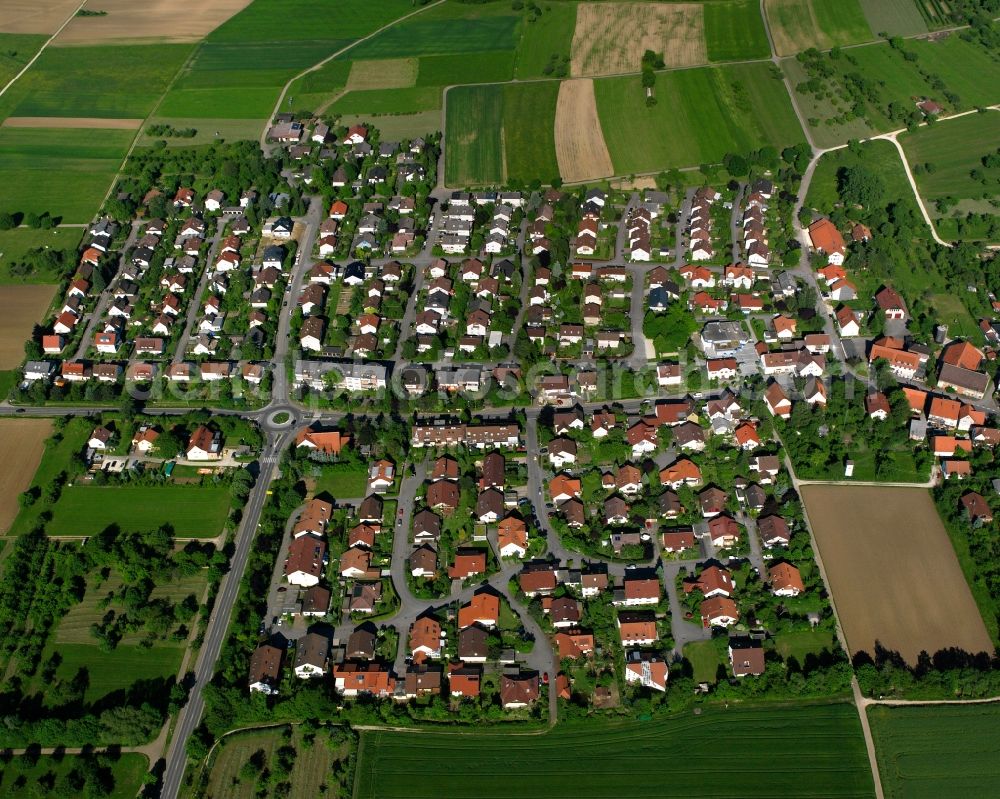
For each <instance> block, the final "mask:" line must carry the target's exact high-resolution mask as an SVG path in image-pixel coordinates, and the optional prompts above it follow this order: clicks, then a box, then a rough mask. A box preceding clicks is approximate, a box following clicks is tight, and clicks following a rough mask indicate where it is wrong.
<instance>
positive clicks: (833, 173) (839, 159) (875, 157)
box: [806, 141, 913, 213]
mask: <svg viewBox="0 0 1000 799" xmlns="http://www.w3.org/2000/svg"><path fill="white" fill-rule="evenodd" d="M856 166H864V167H866V168H868V169H870V170H871V171H872V172H874V173H875V174H876V175H878V176H879V177H880V178H881V179H882V182H883V183H885V188H886V196H888V197H913V189H911V188H910V183H909V181H907V179H906V172H905V171H904V170H903V162H902V161H901V160H900V158H899V153H898V152H897V150H896V148H895V147H893V146H892V143H891V142H887V141H872V142H866V143H865V144H864V145H863V146H862V148H861V154H860V155H855V154H854V153H853V152H852V151H851V150H848V149H843V150H834V151H833V152H830V153H825V154H824V155H823V157H822V158H820V160H819V162H818V163H817V164H816V170H815V171H814V172H813V178H812V182H811V183H810V184H809V193H808V194H807V195H806V205H807V206H809V207H811V208H815V209H817V210H818V211H820V212H822V213H829V212H830V211H831V210H833V207H834V205H835V204H836V203H838V202H839V201H840V197H839V195H838V194H837V174H838V172H840V170H841V169H845V168H848V167H856Z"/></svg>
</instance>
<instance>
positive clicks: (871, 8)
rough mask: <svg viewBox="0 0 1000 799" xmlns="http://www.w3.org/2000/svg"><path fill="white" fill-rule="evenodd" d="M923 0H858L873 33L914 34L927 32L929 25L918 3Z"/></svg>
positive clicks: (891, 34)
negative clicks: (921, 13)
mask: <svg viewBox="0 0 1000 799" xmlns="http://www.w3.org/2000/svg"><path fill="white" fill-rule="evenodd" d="M920 1H921V0H858V2H859V3H860V4H861V9H862V10H863V11H864V14H865V17H866V18H867V20H868V25H869V27H870V28H871V29H872V33H874V34H875V35H878V34H880V33H883V32H884V33H888V34H889V35H890V36H913V35H915V34H918V33H925V32H926V31H927V25H926V23H925V22H924V19H923V17H922V16H921V15H920V11H919V10H918V9H917V6H916V3H917V2H920Z"/></svg>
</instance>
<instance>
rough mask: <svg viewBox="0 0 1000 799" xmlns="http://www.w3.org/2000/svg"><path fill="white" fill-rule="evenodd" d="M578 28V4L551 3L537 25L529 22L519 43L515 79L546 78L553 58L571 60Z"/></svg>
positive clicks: (524, 25) (537, 21) (538, 19)
mask: <svg viewBox="0 0 1000 799" xmlns="http://www.w3.org/2000/svg"><path fill="white" fill-rule="evenodd" d="M575 28H576V4H575V3H550V4H548V5H546V6H545V8H544V10H543V12H542V15H541V16H540V17H538V18H537V19H535V20H534V21H533V22H532V21H529V20H528V19H526V20H525V22H524V24H523V25H522V26H521V39H520V41H519V42H518V43H517V60H516V61H515V64H514V75H515V77H517V78H543V77H546V76H545V67H546V66H547V65H548V64H549V62H550V60H551V59H552V56H553V55H558V56H565V57H567V58H568V57H569V55H570V49H571V45H572V44H573V31H574V29H575Z"/></svg>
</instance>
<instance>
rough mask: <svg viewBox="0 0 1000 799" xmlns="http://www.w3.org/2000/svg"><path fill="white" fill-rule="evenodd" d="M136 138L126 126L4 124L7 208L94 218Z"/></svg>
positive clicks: (0, 135) (0, 144)
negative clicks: (9, 125) (74, 126)
mask: <svg viewBox="0 0 1000 799" xmlns="http://www.w3.org/2000/svg"><path fill="white" fill-rule="evenodd" d="M132 136H133V133H132V131H127V130H96V129H75V130H71V129H55V128H52V129H42V128H34V129H33V128H0V175H2V176H3V181H4V192H3V197H2V199H0V202H2V204H3V206H2V207H3V210H5V211H9V212H14V211H21V212H22V213H28V212H37V213H43V212H45V211H48V212H50V213H51V214H52V215H53V216H58V217H61V218H62V220H63V221H64V222H86V221H88V220H90V219H91V218H93V216H94V214H95V213H96V212H97V208H98V206H99V205H100V203H101V201H102V200H103V199H104V195H105V193H106V192H107V190H108V187H109V186H110V185H111V181H112V179H113V178H114V176H115V174H116V173H117V171H118V167H119V166H120V165H121V162H122V159H123V158H124V157H125V153H126V152H127V150H128V147H129V144H130V142H131V141H132Z"/></svg>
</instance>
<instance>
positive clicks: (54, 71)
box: [0, 44, 192, 119]
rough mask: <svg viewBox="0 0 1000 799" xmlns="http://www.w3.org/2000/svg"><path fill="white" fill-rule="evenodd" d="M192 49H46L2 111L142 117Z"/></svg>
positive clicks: (162, 46)
mask: <svg viewBox="0 0 1000 799" xmlns="http://www.w3.org/2000/svg"><path fill="white" fill-rule="evenodd" d="M191 49H192V46H191V45H187V44H156V45H142V46H138V45H115V46H113V47H110V46H109V47H49V48H48V49H46V50H45V52H43V53H42V54H41V56H39V58H38V60H37V61H36V62H35V63H34V64H33V65H32V67H31V69H29V70H28V71H27V72H26V73H25V74H24V75H23V76H22V77H21V78H20V79H19V80H18V81H17V83H15V84H14V85H13V86H12V87H11V88H10V90H9V91H8V92H7V93H6V94H5V95H4V96H3V98H2V99H0V114H2V115H3V116H28V117H46V116H53V117H110V118H124V119H136V118H140V117H145V116H146V115H147V114H149V113H150V112H151V111H152V110H153V107H154V106H155V105H156V102H157V100H159V99H160V95H162V94H163V92H164V91H165V90H166V88H167V85H168V84H169V83H170V81H171V80H172V79H173V77H174V75H175V74H176V73H177V70H178V69H179V68H180V67H181V65H182V64H183V63H184V61H185V59H186V58H187V57H188V55H189V54H190V53H191Z"/></svg>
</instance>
